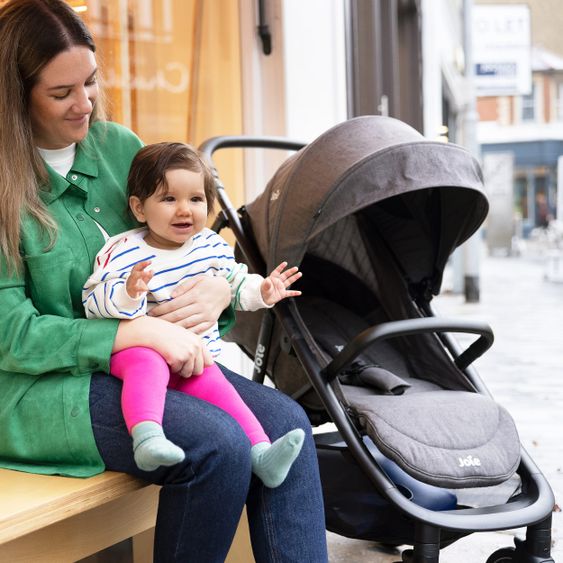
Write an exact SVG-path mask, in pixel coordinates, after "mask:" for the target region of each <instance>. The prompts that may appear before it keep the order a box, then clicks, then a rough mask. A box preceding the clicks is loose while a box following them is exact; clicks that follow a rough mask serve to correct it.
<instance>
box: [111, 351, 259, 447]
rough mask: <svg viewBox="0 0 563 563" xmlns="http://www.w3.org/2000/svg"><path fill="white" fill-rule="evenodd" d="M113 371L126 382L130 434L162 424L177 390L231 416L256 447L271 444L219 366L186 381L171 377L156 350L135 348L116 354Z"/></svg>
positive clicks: (123, 402)
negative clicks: (141, 424)
mask: <svg viewBox="0 0 563 563" xmlns="http://www.w3.org/2000/svg"><path fill="white" fill-rule="evenodd" d="M110 372H111V374H112V375H115V376H116V377H118V378H119V379H121V380H122V381H123V391H122V393H121V408H122V410H123V418H124V419H125V424H126V425H127V429H128V430H129V432H131V428H133V426H135V424H138V423H139V422H143V421H146V420H151V421H154V422H157V423H158V424H162V416H163V413H164V401H165V399H166V389H175V390H177V391H181V392H182V393H186V394H187V395H191V396H192V397H197V398H198V399H202V400H204V401H207V402H209V403H211V404H213V405H216V406H218V407H219V408H221V409H223V410H224V411H225V412H227V413H229V414H230V415H231V416H232V417H233V418H234V419H235V420H236V421H237V422H238V423H239V424H240V425H241V426H242V429H243V430H244V432H245V433H246V435H247V436H248V439H249V440H250V443H251V444H252V445H254V444H257V443H258V442H269V441H270V440H269V438H268V436H266V433H265V432H264V429H263V428H262V425H261V424H260V422H258V419H257V418H256V417H255V416H254V413H253V412H252V411H251V410H250V409H249V408H248V407H247V406H246V404H245V403H244V401H243V400H242V399H241V397H240V395H239V394H238V393H237V391H236V389H235V388H234V387H233V386H232V385H231V384H230V383H229V382H228V381H227V379H226V378H225V376H224V375H223V372H222V371H221V370H220V369H219V368H218V367H217V366H216V365H215V364H213V365H211V366H209V367H206V368H205V370H204V371H203V373H202V374H201V375H192V376H191V377H188V378H185V377H182V376H180V375H178V374H177V373H172V374H171V373H170V368H169V366H168V364H167V363H166V361H165V360H164V358H163V357H162V356H161V355H160V354H159V353H158V352H156V351H155V350H152V349H150V348H143V347H134V348H127V349H126V350H122V351H121V352H117V353H115V354H113V355H112V357H111V362H110Z"/></svg>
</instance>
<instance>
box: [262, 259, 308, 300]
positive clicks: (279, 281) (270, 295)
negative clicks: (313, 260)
mask: <svg viewBox="0 0 563 563" xmlns="http://www.w3.org/2000/svg"><path fill="white" fill-rule="evenodd" d="M286 266H287V262H282V263H281V264H280V265H279V266H278V267H277V268H276V269H275V270H274V271H273V272H272V273H271V274H270V275H269V276H268V277H267V278H265V279H264V281H263V282H262V285H261V286H260V292H261V293H262V300H263V301H264V303H266V305H274V304H275V303H277V302H278V301H281V300H282V299H285V298H286V297H297V296H298V295H301V292H300V291H293V290H289V289H287V288H288V287H289V286H290V285H291V284H292V283H294V282H296V281H297V280H298V279H299V278H300V277H301V276H302V275H303V274H302V273H301V272H300V271H299V270H298V268H297V267H295V266H294V267H293V268H289V270H285V272H284V269H285V268H286Z"/></svg>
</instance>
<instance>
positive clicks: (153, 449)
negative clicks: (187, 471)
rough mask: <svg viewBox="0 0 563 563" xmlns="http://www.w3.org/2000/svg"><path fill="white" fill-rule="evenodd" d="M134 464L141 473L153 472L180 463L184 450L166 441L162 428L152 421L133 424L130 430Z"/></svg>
mask: <svg viewBox="0 0 563 563" xmlns="http://www.w3.org/2000/svg"><path fill="white" fill-rule="evenodd" d="M131 437H132V438H133V454H134V457H135V463H136V464H137V467H138V468H139V469H142V470H143V471H154V470H155V469H158V468H159V467H160V466H161V465H175V464H176V463H180V462H181V461H182V460H183V459H184V457H185V455H184V450H182V449H181V448H179V447H178V446H176V444H173V443H172V442H171V441H170V440H167V439H166V436H165V435H164V431H163V430H162V426H161V425H160V424H158V423H157V422H153V421H152V420H145V421H144V422H139V423H138V424H135V426H133V428H132V429H131Z"/></svg>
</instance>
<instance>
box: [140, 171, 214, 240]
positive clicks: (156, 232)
mask: <svg viewBox="0 0 563 563" xmlns="http://www.w3.org/2000/svg"><path fill="white" fill-rule="evenodd" d="M166 182H167V183H168V190H167V191H165V190H164V189H157V190H156V192H155V193H154V194H153V195H152V196H150V197H149V198H147V199H146V200H145V201H144V202H140V201H139V200H138V198H131V199H132V201H131V208H132V209H133V213H135V216H136V217H137V219H138V220H139V221H141V222H142V223H146V224H147V227H148V229H149V233H148V235H147V236H146V237H145V242H146V243H147V244H148V245H150V246H154V247H156V248H164V249H174V248H179V247H180V246H182V245H183V244H184V243H186V242H187V241H188V240H190V239H191V238H192V237H193V236H194V235H195V234H197V233H199V232H200V231H201V230H202V229H203V228H204V227H205V225H206V222H207V199H206V198H205V190H204V186H203V174H202V173H201V172H192V171H190V170H184V169H180V168H179V169H175V170H169V171H168V172H166ZM135 200H136V201H135Z"/></svg>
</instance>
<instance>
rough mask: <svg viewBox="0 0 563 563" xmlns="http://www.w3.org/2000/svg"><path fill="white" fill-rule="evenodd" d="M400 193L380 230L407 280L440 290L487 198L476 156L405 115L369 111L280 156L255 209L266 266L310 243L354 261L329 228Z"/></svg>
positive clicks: (296, 258)
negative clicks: (426, 132)
mask: <svg viewBox="0 0 563 563" xmlns="http://www.w3.org/2000/svg"><path fill="white" fill-rule="evenodd" d="M429 188H434V190H432V193H431V194H429V193H428V192H427V190H428V189H429ZM394 196H400V198H401V202H396V205H395V209H394V210H393V211H392V212H391V213H390V214H389V216H388V217H387V220H386V221H384V220H383V219H384V217H383V214H382V216H381V217H378V229H379V231H380V232H381V234H382V235H383V237H384V238H385V239H386V240H387V245H388V247H389V248H391V249H392V251H393V253H394V254H395V258H396V259H397V261H398V263H399V265H400V266H401V268H402V270H403V273H404V275H405V277H406V279H408V280H409V281H410V282H411V283H415V284H417V283H420V282H421V281H422V280H425V281H426V282H427V283H429V285H430V288H431V290H432V293H433V294H437V293H438V292H439V289H440V285H441V279H442V274H443V270H444V267H445V265H446V262H447V260H448V258H449V256H450V254H451V253H452V252H453V250H454V249H455V248H456V247H457V246H459V245H460V244H462V243H463V242H464V241H465V240H467V239H468V238H469V237H470V236H471V235H472V234H473V233H474V232H475V231H476V230H477V228H478V227H479V226H480V225H481V223H482V222H483V220H484V218H485V216H486V214H487V211H488V203H487V199H486V197H485V195H484V192H483V183H482V176H481V171H480V168H479V165H478V163H477V161H476V160H475V159H474V158H473V157H471V155H469V154H468V153H467V152H466V151H465V150H463V149H462V148H460V147H458V146H455V145H451V144H444V143H438V142H430V141H428V140H426V139H425V138H424V137H423V136H422V135H420V133H418V132H417V131H416V130H415V129H413V128H411V127H409V126H408V125H406V124H405V123H403V122H401V121H398V120H396V119H392V118H385V117H379V116H365V117H359V118H356V119H352V120H350V121H346V122H344V123H342V124H340V125H337V126H335V127H333V128H332V129H330V130H329V131H328V132H327V133H325V134H323V135H322V136H320V137H319V138H318V139H317V140H315V141H313V142H312V143H311V144H309V145H307V146H306V147H305V148H304V149H303V150H301V151H299V152H298V153H296V154H294V155H293V156H292V157H290V158H289V159H288V160H287V161H286V162H285V163H284V164H282V166H281V167H280V168H279V169H278V171H277V172H276V174H275V175H274V176H273V178H272V179H271V181H270V182H269V183H268V186H267V187H266V190H265V191H264V192H263V193H262V194H261V195H260V196H259V197H258V198H257V199H256V200H255V201H254V202H252V203H250V204H249V205H247V212H248V216H249V218H250V221H251V225H252V229H253V233H254V236H255V239H256V242H257V245H258V248H259V250H260V253H261V254H262V256H263V257H264V259H265V260H266V262H267V269H268V271H270V270H271V269H272V268H274V267H275V266H276V265H277V264H279V263H280V262H281V261H282V260H287V261H288V262H289V263H290V264H296V265H299V264H300V263H301V261H302V259H303V257H304V255H305V253H306V252H307V251H308V250H310V247H311V246H313V252H314V253H315V251H317V252H322V250H321V249H322V247H323V245H330V246H331V248H332V250H331V251H330V256H331V258H330V259H331V261H338V260H342V261H343V262H344V264H346V263H347V261H349V260H350V258H351V257H349V256H347V255H341V256H339V255H338V252H337V251H338V246H337V247H336V251H335V249H334V245H335V237H338V235H339V234H343V233H341V232H340V233H339V232H336V233H330V232H329V233H328V234H326V233H325V232H326V231H327V230H329V229H330V228H331V227H334V226H335V225H337V223H338V222H339V221H341V220H342V219H345V218H347V217H350V216H352V215H353V214H354V213H355V212H357V211H359V210H361V209H363V208H366V207H368V206H371V205H373V204H375V203H378V202H383V201H385V200H390V198H393V197H394ZM430 197H431V198H433V201H429V198H430ZM436 200H439V201H436ZM402 206H406V207H407V208H408V210H409V211H410V213H409V214H408V215H407V214H406V213H401V210H400V207H402ZM390 207H392V204H391V205H390ZM437 230H438V232H437ZM323 233H325V234H323ZM356 266H357V267H358V268H359V271H358V272H357V273H360V274H361V273H362V269H363V268H362V265H361V264H356ZM370 277H371V276H370ZM368 279H369V278H368Z"/></svg>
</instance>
